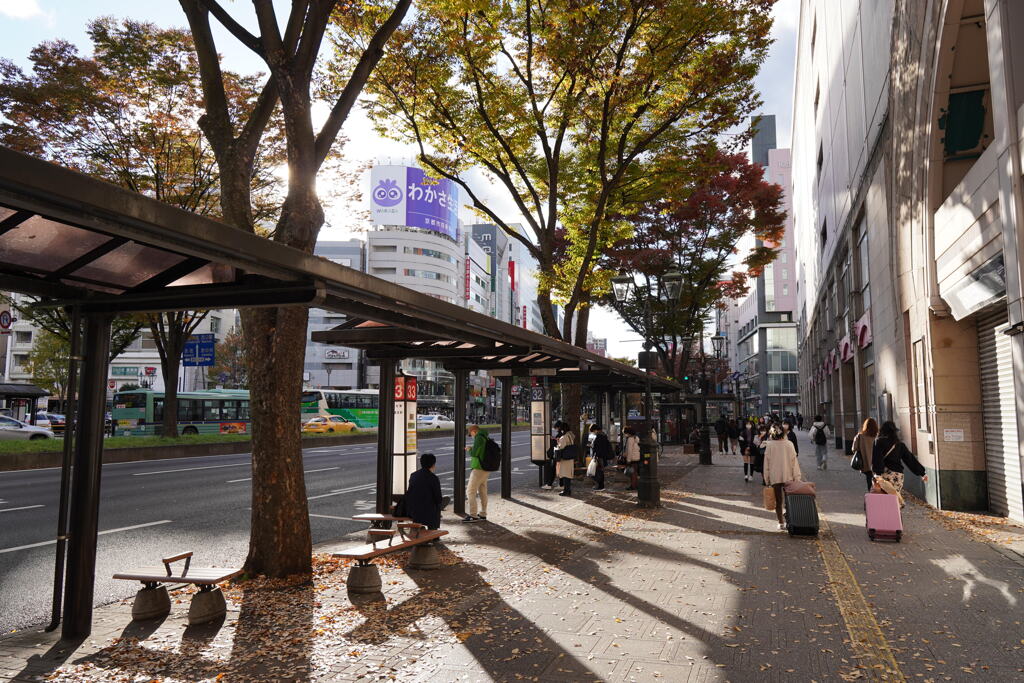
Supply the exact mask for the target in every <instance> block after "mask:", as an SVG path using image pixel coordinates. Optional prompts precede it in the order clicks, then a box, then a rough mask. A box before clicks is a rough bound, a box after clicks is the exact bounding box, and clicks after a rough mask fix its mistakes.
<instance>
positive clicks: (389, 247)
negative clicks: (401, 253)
mask: <svg viewBox="0 0 1024 683" xmlns="http://www.w3.org/2000/svg"><path fill="white" fill-rule="evenodd" d="M373 251H374V253H375V254H388V253H394V252H396V251H398V247H397V246H396V245H394V244H375V245H373Z"/></svg>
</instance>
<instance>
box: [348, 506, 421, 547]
mask: <svg viewBox="0 0 1024 683" xmlns="http://www.w3.org/2000/svg"><path fill="white" fill-rule="evenodd" d="M352 519H353V521H356V522H367V523H369V525H370V526H369V528H368V529H367V530H366V542H367V543H373V542H374V541H379V540H380V539H381V536H383V534H376V533H374V532H375V531H376V530H377V529H390V528H391V526H392V525H393V524H395V523H401V522H411V521H412V519H411V518H410V517H397V516H395V515H382V514H380V513H379V512H364V513H361V514H358V515H352Z"/></svg>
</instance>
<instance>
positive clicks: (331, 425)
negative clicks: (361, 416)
mask: <svg viewBox="0 0 1024 683" xmlns="http://www.w3.org/2000/svg"><path fill="white" fill-rule="evenodd" d="M357 431H359V429H358V428H357V427H356V423H355V422H349V421H348V420H346V419H345V418H343V417H339V416H337V415H319V416H317V417H314V418H313V419H312V420H308V421H307V422H306V424H304V425H302V433H303V434H333V433H335V432H339V433H341V434H346V433H348V432H357Z"/></svg>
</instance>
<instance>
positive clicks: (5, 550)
mask: <svg viewBox="0 0 1024 683" xmlns="http://www.w3.org/2000/svg"><path fill="white" fill-rule="evenodd" d="M170 523H171V520H169V519H161V520H160V521H159V522H146V523H145V524H134V525H132V526H123V527H119V528H117V529H107V530H106V531H101V532H99V533H98V534H97V536H103V535H104V534H116V533H118V532H119V531H132V530H133V529H143V528H145V527H148V526H158V525H160V524H170ZM56 542H57V541H56V540H52V541H43V542H42V543H29V544H28V545H19V546H15V547H14V548H0V555H2V554H3V553H13V552H14V551H15V550H25V549H27V548H41V547H43V546H44V545H53V544H54V543H56Z"/></svg>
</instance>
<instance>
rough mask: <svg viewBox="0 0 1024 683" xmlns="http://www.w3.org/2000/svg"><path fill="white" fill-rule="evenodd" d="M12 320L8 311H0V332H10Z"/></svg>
mask: <svg viewBox="0 0 1024 683" xmlns="http://www.w3.org/2000/svg"><path fill="white" fill-rule="evenodd" d="M14 320H15V319H14V318H13V317H11V312H10V311H0V334H10V333H11V325H13V324H14Z"/></svg>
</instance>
